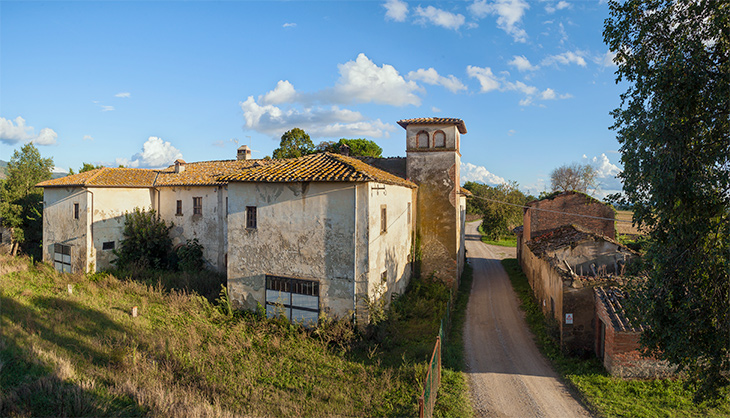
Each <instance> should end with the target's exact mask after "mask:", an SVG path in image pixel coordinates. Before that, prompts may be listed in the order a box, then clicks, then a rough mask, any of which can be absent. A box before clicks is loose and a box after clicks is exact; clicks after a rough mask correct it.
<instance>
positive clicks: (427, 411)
mask: <svg viewBox="0 0 730 418" xmlns="http://www.w3.org/2000/svg"><path fill="white" fill-rule="evenodd" d="M452 299H453V292H451V291H449V301H448V303H447V304H446V313H444V316H442V317H441V324H440V325H439V335H438V336H437V337H436V345H434V347H433V354H431V361H430V362H429V363H428V372H426V381H425V383H424V385H423V393H422V394H421V397H420V398H418V416H419V418H431V417H432V416H433V407H434V405H436V394H437V393H438V391H439V386H440V385H441V348H442V344H443V341H444V340H445V337H446V334H447V333H448V332H449V328H450V326H451V308H452Z"/></svg>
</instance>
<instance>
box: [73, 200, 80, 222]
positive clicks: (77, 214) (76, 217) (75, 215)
mask: <svg viewBox="0 0 730 418" xmlns="http://www.w3.org/2000/svg"><path fill="white" fill-rule="evenodd" d="M74 219H79V204H78V203H74Z"/></svg>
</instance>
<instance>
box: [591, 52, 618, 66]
mask: <svg viewBox="0 0 730 418" xmlns="http://www.w3.org/2000/svg"><path fill="white" fill-rule="evenodd" d="M615 59H616V53H615V52H611V51H606V53H605V54H602V55H599V56H597V57H595V58H594V59H593V62H595V63H596V64H598V65H600V66H601V67H604V68H609V67H616V63H615V62H614V60H615Z"/></svg>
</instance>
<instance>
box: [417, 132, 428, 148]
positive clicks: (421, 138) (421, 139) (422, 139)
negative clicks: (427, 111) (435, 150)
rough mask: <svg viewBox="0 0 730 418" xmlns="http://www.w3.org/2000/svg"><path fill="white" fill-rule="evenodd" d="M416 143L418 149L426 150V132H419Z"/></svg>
mask: <svg viewBox="0 0 730 418" xmlns="http://www.w3.org/2000/svg"><path fill="white" fill-rule="evenodd" d="M417 141H418V148H428V133H427V132H426V131H421V132H419V133H418V137H417Z"/></svg>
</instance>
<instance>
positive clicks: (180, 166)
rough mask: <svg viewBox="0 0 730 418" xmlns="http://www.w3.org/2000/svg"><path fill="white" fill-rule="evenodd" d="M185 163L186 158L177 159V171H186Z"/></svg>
mask: <svg viewBox="0 0 730 418" xmlns="http://www.w3.org/2000/svg"><path fill="white" fill-rule="evenodd" d="M185 164H186V163H185V160H183V159H177V160H175V172H176V173H182V172H183V171H185Z"/></svg>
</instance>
